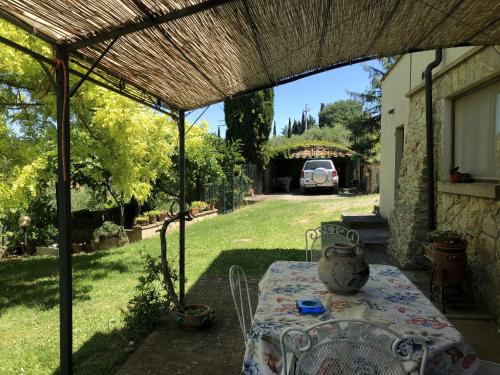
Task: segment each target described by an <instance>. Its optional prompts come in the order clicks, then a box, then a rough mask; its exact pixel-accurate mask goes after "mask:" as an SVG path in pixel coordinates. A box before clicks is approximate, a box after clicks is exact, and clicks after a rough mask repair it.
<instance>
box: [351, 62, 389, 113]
mask: <svg viewBox="0 0 500 375" xmlns="http://www.w3.org/2000/svg"><path fill="white" fill-rule="evenodd" d="M396 59H397V58H396V57H394V56H393V57H384V58H382V59H379V60H378V66H376V65H370V64H363V69H364V70H365V71H366V72H368V76H369V79H370V86H368V88H367V89H366V90H365V91H363V92H361V93H356V92H352V91H350V92H349V94H350V95H351V97H353V98H355V99H357V100H359V101H361V102H362V103H363V105H364V107H365V110H366V111H367V112H368V113H369V114H370V116H371V117H375V118H377V117H378V118H380V112H381V107H382V105H381V100H382V80H383V79H384V77H385V76H386V75H387V73H388V72H389V70H390V69H391V67H392V66H393V65H394V64H395V63H396Z"/></svg>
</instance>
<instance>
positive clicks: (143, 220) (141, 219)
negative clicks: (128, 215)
mask: <svg viewBox="0 0 500 375" xmlns="http://www.w3.org/2000/svg"><path fill="white" fill-rule="evenodd" d="M134 222H135V224H136V225H140V226H141V227H142V226H144V225H148V224H149V218H148V217H147V216H144V215H140V216H137V217H136V218H135V219H134Z"/></svg>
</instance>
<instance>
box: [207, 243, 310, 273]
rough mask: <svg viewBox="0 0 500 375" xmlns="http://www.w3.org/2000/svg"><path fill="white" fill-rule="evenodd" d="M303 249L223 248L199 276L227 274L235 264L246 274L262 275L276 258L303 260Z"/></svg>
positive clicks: (304, 254)
mask: <svg viewBox="0 0 500 375" xmlns="http://www.w3.org/2000/svg"><path fill="white" fill-rule="evenodd" d="M305 257H306V253H305V250H300V249H280V248H275V249H254V248H249V249H229V250H223V251H222V252H221V253H220V254H219V256H218V257H217V258H215V259H214V260H213V261H212V263H211V264H210V266H209V267H208V268H207V270H206V271H205V272H204V273H203V275H202V276H201V277H204V276H207V275H227V274H228V272H229V268H230V267H231V266H232V265H233V264H236V265H238V266H240V267H241V268H243V269H244V270H245V273H246V274H247V275H253V276H262V275H263V274H264V273H265V272H266V270H267V269H268V268H269V266H270V265H271V263H273V262H274V261H277V260H305Z"/></svg>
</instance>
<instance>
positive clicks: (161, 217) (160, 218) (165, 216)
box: [156, 211, 168, 221]
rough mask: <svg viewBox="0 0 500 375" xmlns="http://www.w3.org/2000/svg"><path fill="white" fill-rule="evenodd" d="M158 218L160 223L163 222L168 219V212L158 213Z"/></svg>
mask: <svg viewBox="0 0 500 375" xmlns="http://www.w3.org/2000/svg"><path fill="white" fill-rule="evenodd" d="M156 217H157V219H158V221H163V220H165V219H166V218H167V217H168V211H158V214H157V215H156Z"/></svg>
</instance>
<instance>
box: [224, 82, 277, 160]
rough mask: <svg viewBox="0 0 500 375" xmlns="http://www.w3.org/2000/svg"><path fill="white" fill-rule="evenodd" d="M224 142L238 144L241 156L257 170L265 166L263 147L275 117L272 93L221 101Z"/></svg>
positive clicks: (261, 92)
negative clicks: (257, 167)
mask: <svg viewBox="0 0 500 375" xmlns="http://www.w3.org/2000/svg"><path fill="white" fill-rule="evenodd" d="M224 115H225V120H226V124H227V132H226V139H227V140H228V141H233V142H234V141H240V142H241V151H242V154H243V157H244V158H245V159H246V161H247V162H248V163H255V164H257V165H258V166H259V167H260V168H263V167H264V165H265V153H264V147H263V146H264V144H265V142H266V141H267V140H268V139H269V134H270V133H271V127H272V123H273V118H274V91H273V89H266V90H262V91H259V92H256V93H253V94H249V95H246V96H242V97H240V98H236V99H229V100H226V101H225V102H224Z"/></svg>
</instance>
